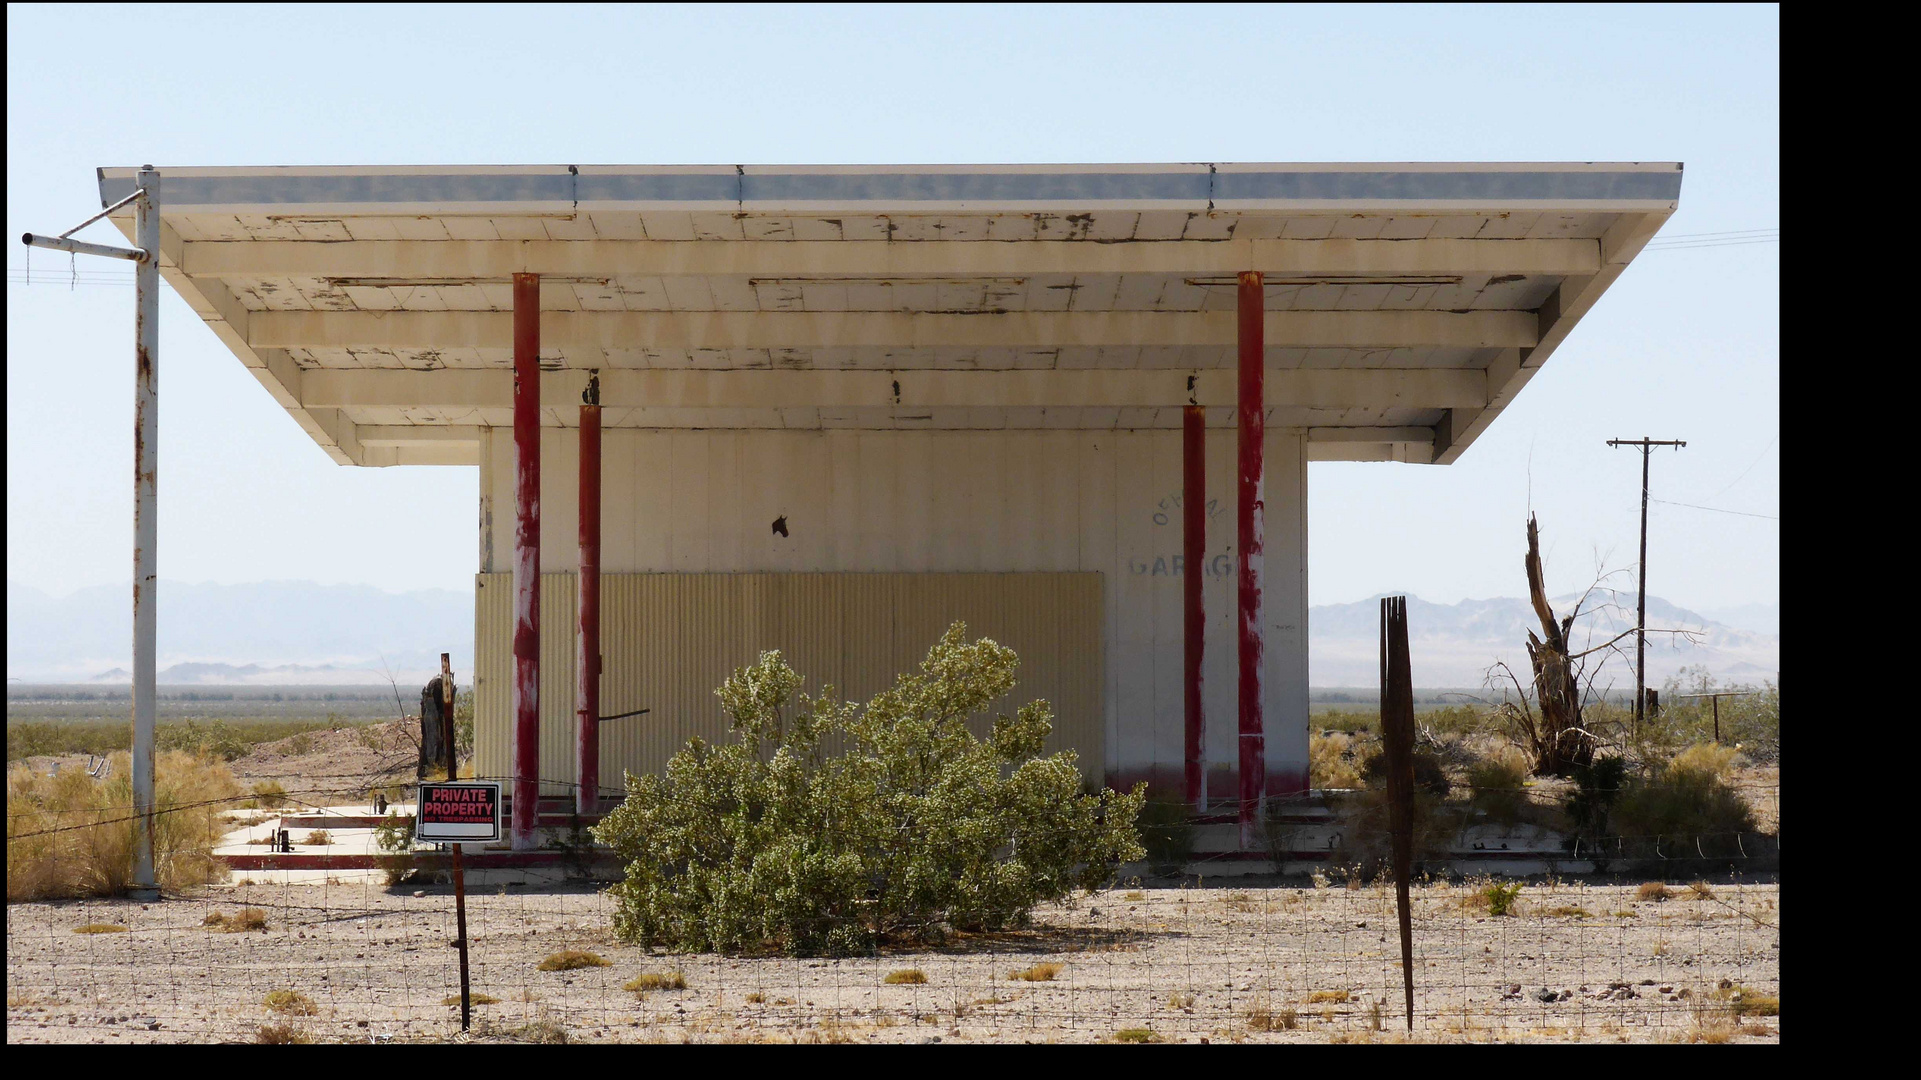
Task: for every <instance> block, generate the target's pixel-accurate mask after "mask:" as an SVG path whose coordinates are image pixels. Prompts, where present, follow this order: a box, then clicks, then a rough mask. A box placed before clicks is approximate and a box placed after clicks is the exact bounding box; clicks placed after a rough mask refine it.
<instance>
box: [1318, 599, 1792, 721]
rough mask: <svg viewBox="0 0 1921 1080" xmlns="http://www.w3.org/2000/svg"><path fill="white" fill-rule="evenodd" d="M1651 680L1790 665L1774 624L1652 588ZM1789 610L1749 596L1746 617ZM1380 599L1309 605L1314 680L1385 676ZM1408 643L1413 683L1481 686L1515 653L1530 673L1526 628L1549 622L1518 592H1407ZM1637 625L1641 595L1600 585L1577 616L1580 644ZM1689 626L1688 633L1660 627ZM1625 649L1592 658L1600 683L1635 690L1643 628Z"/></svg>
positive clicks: (1559, 609) (1517, 667)
mask: <svg viewBox="0 0 1921 1080" xmlns="http://www.w3.org/2000/svg"><path fill="white" fill-rule="evenodd" d="M1580 599H1581V598H1580V597H1578V596H1562V597H1556V598H1555V599H1553V600H1552V601H1551V603H1552V606H1553V608H1554V614H1555V615H1556V617H1558V618H1566V617H1567V616H1568V615H1570V614H1574V605H1575V603H1576V602H1577V601H1578V600H1580ZM1647 607H1648V622H1647V625H1648V647H1647V665H1648V684H1649V685H1651V686H1657V687H1658V686H1660V685H1661V683H1662V682H1664V681H1666V680H1667V678H1668V677H1669V676H1670V675H1673V674H1675V673H1676V672H1678V671H1679V670H1680V669H1681V668H1683V667H1688V666H1703V667H1706V668H1707V669H1708V670H1709V671H1710V672H1712V673H1713V675H1714V676H1715V678H1716V679H1717V680H1720V681H1722V682H1754V683H1758V682H1760V681H1761V680H1763V679H1772V678H1776V677H1777V676H1778V674H1779V672H1780V668H1781V639H1780V638H1779V637H1778V636H1776V635H1775V634H1772V633H1759V632H1756V631H1754V630H1749V629H1737V628H1735V627H1733V626H1729V625H1726V624H1725V623H1721V622H1717V621H1715V620H1713V619H1709V618H1707V617H1705V616H1703V615H1701V614H1700V613H1698V612H1695V611H1690V610H1688V609H1686V608H1682V607H1680V606H1678V605H1675V604H1671V603H1669V602H1668V601H1666V600H1663V599H1661V598H1660V597H1658V596H1650V597H1648V603H1647ZM1779 612H1780V609H1779V608H1778V607H1775V606H1774V605H1750V607H1749V609H1747V610H1745V612H1744V614H1745V615H1746V617H1747V618H1748V619H1749V620H1751V621H1752V622H1754V623H1759V624H1761V625H1770V626H1778V625H1779V624H1780V613H1779ZM1380 619H1381V614H1380V602H1379V600H1378V598H1377V599H1374V600H1363V601H1361V602H1359V603H1354V604H1323V605H1320V606H1317V607H1314V608H1310V609H1309V611H1308V635H1309V646H1308V682H1309V683H1310V684H1311V685H1313V686H1355V687H1368V686H1374V685H1376V684H1377V683H1379V682H1380V641H1379V638H1380ZM1407 623H1408V652H1409V654H1410V659H1411V660H1412V662H1413V668H1414V685H1416V686H1422V687H1438V686H1448V687H1474V686H1479V685H1481V683H1482V679H1483V678H1484V676H1485V673H1486V671H1487V669H1488V668H1489V667H1490V666H1491V665H1493V664H1494V663H1495V662H1496V661H1506V662H1507V663H1508V665H1509V666H1511V667H1512V668H1513V669H1514V671H1515V674H1517V675H1519V676H1521V678H1522V680H1523V682H1525V681H1526V679H1527V671H1528V666H1527V632H1528V631H1529V630H1533V631H1534V633H1535V634H1536V635H1537V636H1538V635H1539V634H1540V632H1541V621H1540V619H1539V618H1537V617H1536V616H1535V614H1534V608H1533V606H1532V605H1530V604H1529V603H1528V602H1527V601H1526V600H1524V599H1521V598H1518V597H1499V598H1496V599H1493V600H1463V601H1461V602H1460V603H1458V604H1430V603H1428V602H1427V601H1425V600H1422V599H1420V598H1419V597H1414V596H1410V597H1408V600H1407ZM1633 626H1634V594H1633V593H1627V594H1625V595H1620V594H1613V595H1606V594H1599V593H1597V594H1595V595H1593V596H1591V597H1589V598H1588V600H1587V604H1586V606H1584V607H1583V608H1582V611H1581V614H1580V615H1578V616H1577V617H1576V619H1575V623H1574V629H1573V632H1572V634H1571V635H1570V637H1571V638H1572V642H1571V644H1572V645H1573V646H1574V650H1575V651H1576V652H1579V651H1582V650H1584V649H1587V648H1590V647H1598V646H1602V645H1603V644H1604V643H1606V642H1607V641H1608V639H1610V638H1612V637H1614V636H1615V635H1617V634H1620V633H1622V632H1623V631H1626V630H1630V629H1632V628H1633ZM1661 630H1687V631H1689V633H1688V634H1685V635H1683V634H1669V633H1657V632H1656V631H1661ZM1615 648H1616V649H1619V650H1620V651H1619V652H1614V653H1609V652H1608V651H1606V650H1604V651H1602V652H1597V653H1595V654H1594V655H1593V656H1591V657H1589V658H1588V663H1589V664H1590V665H1591V667H1590V670H1592V668H1593V667H1596V666H1599V662H1600V661H1601V660H1603V659H1605V660H1606V667H1605V668H1604V669H1602V670H1603V673H1602V676H1601V679H1600V688H1602V689H1605V688H1606V687H1607V685H1608V684H1609V683H1610V682H1612V683H1613V685H1614V687H1615V688H1616V689H1626V690H1628V691H1630V696H1632V694H1631V692H1632V691H1633V689H1634V637H1633V635H1632V634H1630V635H1628V636H1627V637H1625V638H1622V639H1621V640H1619V641H1617V642H1616V643H1615Z"/></svg>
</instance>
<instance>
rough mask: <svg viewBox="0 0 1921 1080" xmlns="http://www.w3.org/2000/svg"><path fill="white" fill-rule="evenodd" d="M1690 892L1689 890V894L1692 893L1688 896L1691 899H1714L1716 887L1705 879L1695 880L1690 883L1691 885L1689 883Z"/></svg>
mask: <svg viewBox="0 0 1921 1080" xmlns="http://www.w3.org/2000/svg"><path fill="white" fill-rule="evenodd" d="M1688 892H1689V894H1690V895H1689V897H1688V899H1690V900H1712V899H1714V887H1713V886H1711V885H1709V884H1708V883H1707V882H1705V881H1696V882H1693V883H1691V884H1689V885H1688Z"/></svg>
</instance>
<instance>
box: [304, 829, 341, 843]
mask: <svg viewBox="0 0 1921 1080" xmlns="http://www.w3.org/2000/svg"><path fill="white" fill-rule="evenodd" d="M333 842H334V838H333V835H332V834H331V833H329V832H327V830H325V829H315V830H314V831H312V832H310V833H308V834H307V838H306V839H305V840H302V841H301V842H300V843H301V844H302V845H304V846H306V847H331V846H333Z"/></svg>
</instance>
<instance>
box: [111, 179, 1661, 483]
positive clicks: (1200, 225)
mask: <svg viewBox="0 0 1921 1080" xmlns="http://www.w3.org/2000/svg"><path fill="white" fill-rule="evenodd" d="M136 171H137V170H135V169H131V168H108V169H101V170H100V197H101V205H102V206H106V205H110V204H111V203H113V202H115V201H117V200H119V199H120V198H122V197H124V196H125V195H127V194H128V193H130V192H131V191H132V190H133V187H134V177H135V174H136ZM159 171H160V176H161V184H160V192H159V202H160V207H161V271H162V274H163V275H164V276H165V277H166V279H167V280H168V281H169V282H171V283H172V284H173V286H174V288H175V289H176V290H178V291H179V293H180V295H181V296H183V297H185V298H186V300H187V302H188V303H189V304H191V305H192V306H193V308H194V309H195V310H196V311H197V312H199V313H200V315H201V317H202V318H204V319H205V320H206V321H207V324H208V325H209V326H210V327H212V328H213V330H214V332H215V333H216V334H218V335H219V337H220V338H221V340H222V341H224V342H226V344H227V346H228V347H229V348H231V349H232V350H233V351H234V354H235V355H236V356H238V357H239V358H240V360H241V362H242V363H243V364H245V365H246V366H247V367H248V369H249V370H251V371H252V372H253V373H254V375H255V377H256V378H258V379H259V380H260V381H261V383H262V385H264V386H265V387H266V388H267V390H268V392H269V393H271V394H272V395H273V396H274V398H275V400H277V401H279V402H280V403H281V405H283V406H284V407H285V408H286V409H287V411H288V412H289V413H291V414H292V415H293V417H294V419H295V420H296V421H297V422H299V424H300V425H301V427H302V428H304V429H305V430H306V431H307V432H308V433H309V434H311V435H312V436H313V438H314V440H315V441H316V442H317V443H319V444H320V446H321V447H322V448H323V449H325V450H326V451H327V453H328V454H329V455H331V456H332V457H333V458H334V460H336V461H338V462H340V463H342V464H354V465H405V464H473V463H475V462H476V461H477V460H478V440H479V433H480V430H481V429H482V428H485V427H490V426H496V427H508V426H510V425H511V424H512V406H511V396H512V373H511V367H512V340H513V331H512V318H513V316H512V295H511V276H512V275H513V274H515V273H536V274H540V275H541V292H540V298H541V309H542V316H541V351H540V357H541V366H542V368H543V369H544V371H545V374H544V375H543V377H542V379H543V381H542V387H541V393H542V402H543V404H544V405H545V408H544V409H543V414H544V417H543V422H544V423H545V424H546V425H548V426H553V427H559V426H573V425H574V424H575V423H576V422H577V411H576V409H575V405H576V404H577V403H578V402H579V400H580V392H581V390H582V389H583V388H584V387H585V385H586V378H587V372H588V370H589V369H598V370H599V372H600V382H601V400H602V403H603V406H604V409H603V423H604V424H605V425H606V426H608V427H629V428H795V429H812V430H818V429H836V428H841V429H845V428H854V429H870V430H871V429H884V430H956V429H962V430H980V429H1059V428H1069V429H1116V428H1121V429H1135V428H1177V427H1179V426H1180V423H1181V408H1182V406H1184V405H1186V404H1188V403H1189V401H1190V400H1192V401H1193V402H1195V403H1198V404H1201V405H1204V406H1207V407H1208V422H1209V424H1210V425H1216V426H1223V427H1225V426H1231V425H1232V424H1233V405H1234V395H1235V375H1234V365H1235V349H1234V335H1235V319H1234V307H1235V275H1236V274H1237V273H1238V272H1240V271H1243V270H1259V271H1262V272H1263V273H1264V274H1265V275H1266V306H1267V313H1268V314H1267V322H1266V336H1267V353H1266V362H1267V368H1268V376H1267V379H1268V382H1267V403H1268V406H1269V414H1268V423H1269V424H1270V425H1279V426H1290V427H1306V428H1308V429H1309V453H1310V457H1312V458H1314V459H1317V460H1393V461H1413V462H1430V461H1431V462H1435V463H1440V464H1446V463H1449V462H1452V461H1453V460H1455V459H1456V458H1457V457H1459V456H1460V454H1461V453H1462V451H1463V450H1465V449H1466V447H1467V446H1468V445H1469V444H1470V443H1471V442H1472V441H1473V439H1474V438H1475V436H1477V435H1478V434H1479V433H1480V432H1481V431H1482V429H1484V428H1485V427H1486V426H1487V425H1488V424H1489V423H1490V422H1491V421H1492V420H1493V419H1494V417H1495V416H1496V415H1498V414H1499V412H1500V411H1501V409H1502V408H1503V407H1504V406H1506V405H1507V403H1508V402H1510V401H1511V400H1513V398H1514V395H1515V394H1516V393H1518V392H1519V391H1520V389H1521V387H1522V386H1523V385H1525V384H1526V382H1527V380H1528V379H1529V378H1530V377H1531V376H1532V375H1533V373H1534V371H1535V370H1536V369H1538V368H1539V367H1540V366H1541V365H1542V364H1543V363H1545V362H1546V360H1547V358H1548V356H1549V354H1551V353H1552V352H1553V351H1554V348H1555V347H1556V346H1557V345H1559V344H1560V342H1561V340H1562V339H1563V338H1564V337H1566V336H1567V334H1568V332H1569V331H1570V330H1571V329H1572V328H1573V326H1574V324H1575V322H1576V321H1578V320H1579V319H1580V317H1581V316H1582V315H1583V314H1584V313H1586V311H1587V310H1588V308H1589V307H1591V306H1592V305H1593V304H1594V302H1595V300H1596V299H1597V298H1598V297H1599V296H1600V294H1601V293H1602V291H1603V290H1605V289H1606V288H1607V286H1608V285H1609V284H1611V283H1612V282H1613V281H1614V279H1615V278H1616V277H1617V276H1618V275H1619V274H1620V273H1621V271H1622V270H1623V269H1625V268H1626V266H1627V263H1628V261H1629V260H1630V259H1632V258H1633V257H1634V256H1635V255H1636V254H1637V253H1638V252H1639V251H1640V250H1641V248H1642V246H1643V245H1645V244H1646V243H1647V241H1648V240H1649V239H1650V238H1651V237H1652V236H1653V235H1654V233H1655V231H1656V230H1657V229H1659V228H1660V226H1661V224H1662V222H1664V221H1665V220H1666V219H1667V218H1668V216H1669V215H1670V214H1672V213H1673V212H1674V209H1675V206H1676V201H1677V199H1678V197H1679V194H1680V188H1681V166H1680V165H1679V164H1677V163H1672V162H1665V163H1647V162H1634V163H1594V162H1584V163H1551V164H1447V163H1421V164H1364V165H1363V164H1183V165H910V166H891V165H883V166H782V165H768V166H759V165H746V166H739V165H721V166H645V165H643V166H625V165H613V166H608V165H578V166H575V165H532V166H416V167H378V166H376V167H339V168H336V167H327V168H322V167H288V168H163V169H161V170H159ZM112 220H113V221H114V222H115V224H116V225H117V226H118V227H119V228H120V230H121V231H122V232H123V233H125V234H127V235H128V236H129V237H131V236H132V234H133V218H132V211H131V208H128V209H127V210H124V211H122V212H119V213H117V214H116V215H115V216H114V217H113V218H112Z"/></svg>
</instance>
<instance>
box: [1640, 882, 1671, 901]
mask: <svg viewBox="0 0 1921 1080" xmlns="http://www.w3.org/2000/svg"><path fill="white" fill-rule="evenodd" d="M1634 898H1635V899H1636V900H1649V901H1653V902H1656V903H1659V902H1660V901H1662V900H1672V899H1674V890H1673V889H1670V888H1668V887H1667V884H1666V883H1665V882H1660V881H1643V882H1642V883H1641V887H1640V888H1638V889H1636V890H1634Z"/></svg>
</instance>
